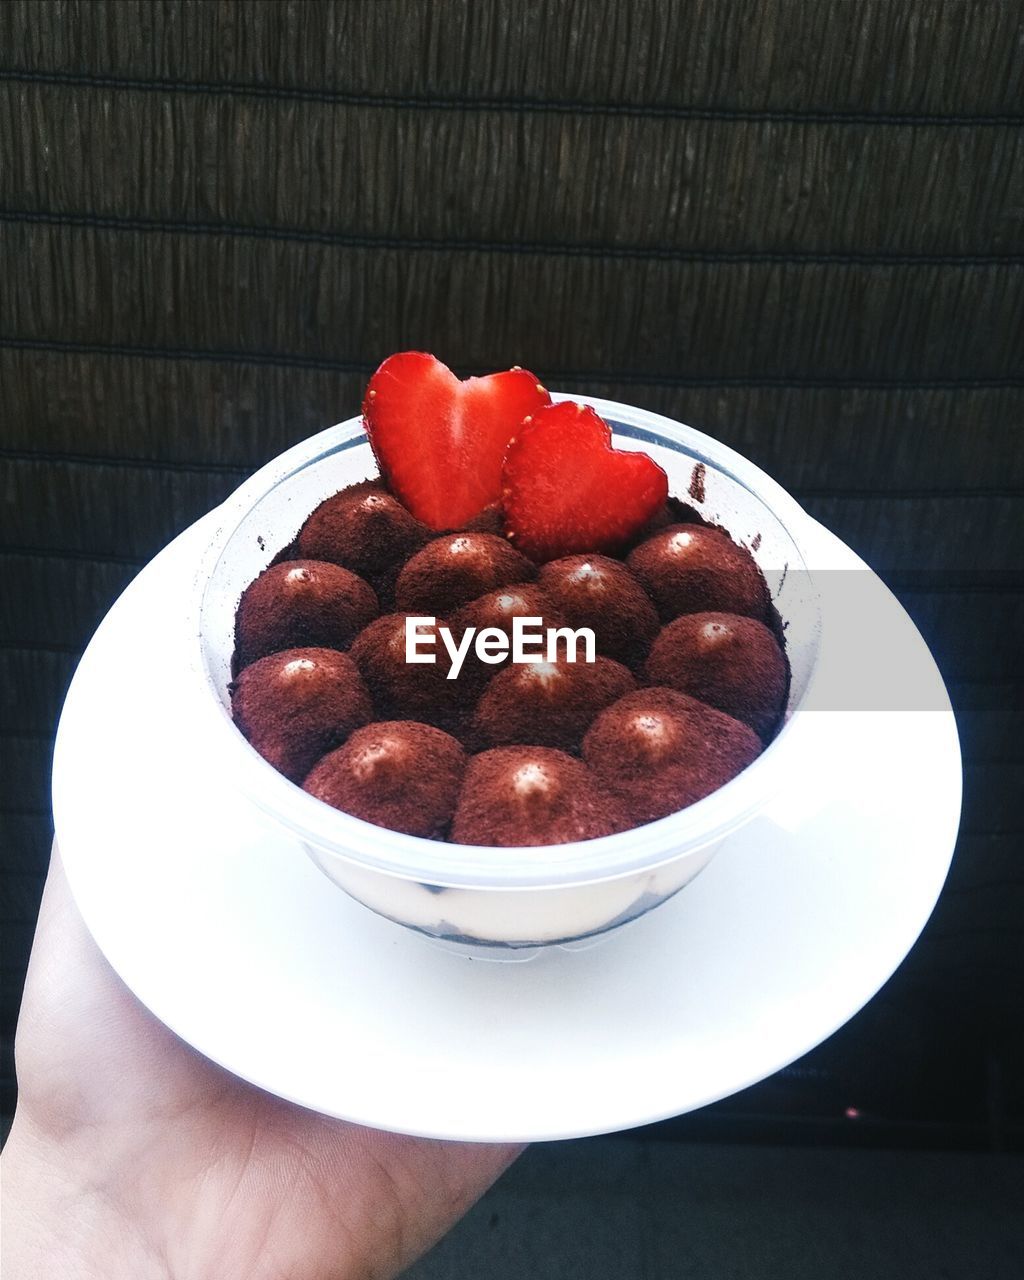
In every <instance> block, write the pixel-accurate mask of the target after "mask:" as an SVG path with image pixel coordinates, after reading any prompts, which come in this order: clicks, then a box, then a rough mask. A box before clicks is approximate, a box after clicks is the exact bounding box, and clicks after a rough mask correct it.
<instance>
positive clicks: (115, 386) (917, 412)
mask: <svg viewBox="0 0 1024 1280" xmlns="http://www.w3.org/2000/svg"><path fill="white" fill-rule="evenodd" d="M444 355H445V356H446V357H447V359H448V360H449V361H450V362H451V363H452V365H453V367H454V368H456V369H457V370H458V371H459V372H461V373H465V372H466V366H465V363H464V361H463V360H462V357H461V353H460V352H459V351H457V350H452V351H450V352H445V353H444ZM366 376H367V375H366V374H365V373H362V372H354V373H345V372H342V371H337V370H322V369H302V368H287V367H275V366H268V365H260V364H245V363H242V362H238V361H214V362H211V361H197V360H184V359H168V358H157V357H152V358H141V357H128V356H121V355H116V354H109V355H95V354H86V353H76V352H68V351H37V350H21V349H15V348H10V347H6V348H5V347H2V346H0V383H2V384H3V386H4V387H5V388H6V389H7V392H8V395H9V397H10V401H11V403H12V405H14V406H15V408H14V410H13V412H12V413H11V415H10V417H9V419H8V420H7V421H6V422H5V424H4V428H3V445H4V446H6V447H8V448H10V449H15V450H20V451H26V452H31V451H38V452H39V453H42V454H65V455H74V456H86V457H89V456H92V457H96V458H104V457H106V458H109V459H110V460H112V461H113V460H122V459H124V460H131V461H140V462H154V463H167V464H170V465H172V466H175V465H176V466H180V467H183V468H189V467H192V466H199V467H203V466H209V467H228V468H235V469H236V470H237V472H238V473H239V474H243V473H245V472H247V471H250V470H254V469H256V468H257V467H259V466H262V465H263V463H265V462H268V461H269V460H270V459H271V458H272V457H274V456H275V455H276V454H277V453H279V452H281V451H282V450H283V449H285V448H288V447H289V446H290V445H292V444H295V443H297V442H298V441H299V440H302V439H304V438H305V437H307V436H309V435H312V434H313V433H314V432H316V431H319V430H322V429H323V428H324V427H326V426H328V425H329V424H331V423H333V422H337V421H339V420H341V419H343V418H346V417H350V416H353V415H355V414H358V412H359V405H360V401H361V399H362V392H363V388H364V387H365V383H366ZM556 389H561V390H566V391H570V392H580V393H582V392H590V393H591V394H596V395H601V396H604V397H605V398H608V399H612V400H620V401H623V402H625V403H629V404H636V405H639V406H640V407H642V408H646V409H651V410H653V411H654V412H657V413H663V414H666V415H668V416H669V417H672V418H675V419H677V420H679V421H682V422H687V423H689V424H690V425H692V426H695V427H698V428H699V429H701V430H704V431H707V432H709V433H710V434H711V435H713V436H715V437H716V438H717V439H719V440H721V441H723V442H724V443H725V444H728V445H730V446H732V447H733V448H735V449H738V450H739V451H740V452H741V453H743V454H745V455H746V456H747V457H749V458H751V459H752V460H753V461H755V462H757V463H758V464H759V465H760V466H762V467H764V468H765V469H766V470H767V471H768V472H769V473H770V474H771V475H773V476H774V477H775V478H776V479H777V480H779V481H780V483H782V484H783V485H785V486H786V487H788V488H791V489H797V490H801V489H819V490H820V489H830V490H833V491H835V492H841V491H843V490H844V489H854V490H858V491H864V490H874V491H876V492H878V493H879V494H882V493H884V492H886V491H892V490H901V489H914V490H923V489H929V488H937V489H943V490H950V489H971V488H986V487H988V488H1004V487H1007V486H1011V487H1012V486H1016V487H1018V488H1024V385H1022V386H1021V387H982V388H971V387H964V388H959V389H948V388H927V387H925V388H921V387H893V388H889V389H884V390H883V389H877V388H851V387H826V388H822V387H795V386H793V387H785V386H782V387H775V386H745V387H734V386H670V385H657V384H636V383H625V382H615V381H612V380H610V379H609V378H607V377H606V376H601V375H598V376H597V377H595V378H594V379H591V380H588V381H580V380H565V379H563V380H562V381H561V382H560V383H559V384H557V387H556Z"/></svg>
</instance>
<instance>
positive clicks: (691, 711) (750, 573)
mask: <svg viewBox="0 0 1024 1280" xmlns="http://www.w3.org/2000/svg"><path fill="white" fill-rule="evenodd" d="M364 421H365V426H366V431H367V435H368V437H369V440H370V443H371V445H372V448H373V451H374V453H375V455H376V457H377V459H378V462H379V464H380V468H381V474H380V475H379V476H374V477H368V478H366V479H364V480H361V481H359V482H358V483H356V484H352V485H349V486H348V487H347V488H345V489H342V490H341V491H340V492H338V493H335V494H333V495H331V496H329V497H327V498H326V499H325V500H324V501H322V502H320V503H319V505H317V506H316V507H315V509H314V510H313V511H312V512H309V513H308V514H307V513H305V512H303V513H300V515H299V519H300V520H302V523H301V527H300V528H299V530H298V533H297V534H294V529H292V530H286V531H282V533H283V536H282V543H283V542H284V541H285V537H292V539H293V540H292V541H291V542H288V543H287V545H285V547H284V550H283V551H281V552H279V553H278V556H277V557H276V558H275V559H274V560H273V561H272V562H271V564H270V567H268V568H267V569H265V570H264V571H263V572H262V573H260V574H259V576H258V577H257V578H256V579H255V580H254V581H253V582H252V583H251V584H250V585H249V586H248V587H247V588H246V589H245V591H244V592H243V593H242V597H241V600H240V602H239V605H238V610H237V614H236V623H235V630H236V635H235V654H234V670H235V673H236V679H235V681H234V684H233V685H232V688H231V695H232V712H233V715H234V718H235V721H236V723H237V725H238V727H239V728H240V729H241V731H242V732H243V733H244V734H245V736H246V737H247V738H248V739H249V741H250V742H251V743H252V745H253V746H254V747H255V748H256V750H257V751H259V752H260V753H261V754H262V755H263V756H264V757H265V758H266V759H267V760H269V761H270V762H271V763H272V764H273V765H274V766H275V767H276V768H278V769H279V770H280V771H281V772H282V773H283V774H284V775H285V776H286V777H288V778H289V779H290V780H291V781H293V782H295V783H298V784H299V785H301V786H303V787H304V788H305V790H306V791H307V792H308V793H309V794H310V795H312V796H314V797H316V798H317V799H318V800H321V801H323V802H324V803H326V804H329V805H332V806H334V807H335V808H337V809H340V810H343V811H345V812H347V813H350V814H353V815H355V816H356V817H359V818H362V819H363V820H365V821H369V822H373V823H376V824H377V825H379V826H383V827H389V828H391V829H392V830H395V831H398V832H402V833H403V834H406V835H414V836H419V837H424V838H431V839H443V840H449V841H452V842H455V843H469V844H482V845H495V846H513V847H515V846H519V845H538V844H549V843H550V844H556V843H561V842H565V841H574V840H583V839H590V838H593V837H597V836H603V835H610V834H613V833H615V832H620V831H624V830H627V829H628V828H629V827H631V826H638V825H640V824H643V823H647V822H651V821H654V820H656V819H658V818H661V817H664V816H666V815H668V814H670V813H673V812H676V811H677V810H679V809H681V808H684V807H685V806H687V805H689V804H693V803H694V802H696V801H697V800H699V799H701V798H703V797H704V796H706V795H708V794H710V792H712V791H714V790H715V789H716V788H718V787H720V786H722V785H724V784H725V783H726V782H728V781H729V780H730V779H731V778H733V777H734V776H735V775H736V774H737V773H739V772H740V771H741V770H743V769H744V768H746V767H747V765H749V764H750V763H751V762H752V761H753V760H754V759H755V758H756V757H757V756H758V754H760V752H761V751H762V750H763V749H764V745H765V743H767V742H768V741H770V740H771V737H772V735H773V734H774V733H775V732H776V731H777V729H778V726H779V723H780V721H781V717H782V712H783V708H784V703H785V699H786V694H787V689H788V680H789V668H788V664H787V660H786V656H785V653H784V651H783V648H782V640H781V636H782V632H781V628H778V629H776V630H775V631H773V630H772V628H773V627H776V624H777V623H778V619H777V617H776V616H775V614H774V610H773V608H772V605H771V598H770V595H769V592H768V589H767V586H766V583H765V580H764V577H763V575H762V574H761V571H760V569H759V568H758V566H757V564H756V562H755V560H754V558H753V556H752V555H751V553H750V552H749V551H748V550H747V549H746V548H745V547H743V546H741V545H739V544H738V543H736V542H735V541H733V539H732V538H731V537H730V536H729V534H728V533H727V532H726V531H725V530H723V529H721V528H718V527H716V526H713V525H711V524H709V523H708V522H707V521H705V520H704V519H703V517H702V516H701V515H700V513H699V512H698V511H697V510H696V509H695V508H694V507H693V506H692V505H690V504H688V503H687V502H684V501H682V500H681V499H679V498H677V497H675V496H671V495H669V493H668V482H667V479H666V476H665V473H664V472H663V471H662V470H661V468H660V467H659V466H658V465H657V464H656V463H655V462H654V461H653V460H652V459H651V458H649V457H648V456H647V455H646V454H644V453H640V452H637V451H635V450H628V451H620V450H617V449H615V448H613V447H612V436H611V431H610V429H609V427H608V426H607V424H605V423H604V422H603V421H602V420H601V418H600V417H599V416H598V415H597V413H596V412H595V411H594V410H593V409H592V408H590V407H589V406H582V405H577V404H573V403H571V402H568V401H561V402H559V403H556V404H553V403H551V401H550V397H549V396H548V393H547V391H546V390H544V388H543V387H542V386H541V384H540V383H538V381H537V379H536V378H535V377H534V376H533V375H532V374H531V373H529V372H528V371H526V370H523V369H513V370H510V371H508V372H507V373H503V374H492V375H489V376H488V377H484V378H470V379H468V380H466V381H464V382H460V381H459V380H458V379H457V378H456V377H455V375H454V374H452V373H451V372H450V371H449V370H447V369H446V368H445V367H444V366H443V365H441V364H440V363H439V362H438V361H437V360H435V359H434V357H433V356H427V355H425V354H424V353H420V352H405V353H402V354H400V355H397V356H393V357H391V358H389V359H388V360H386V361H385V362H384V363H383V364H382V365H381V367H380V369H378V371H377V373H376V374H374V376H373V378H372V379H371V380H370V384H369V387H368V389H367V392H366V398H365V400H364ZM702 483H703V481H702ZM697 488H698V489H699V488H700V486H697ZM689 496H690V497H692V498H693V499H694V501H700V500H701V497H700V495H699V494H698V493H697V492H696V491H695V486H694V485H693V484H691V490H690V494H689ZM303 517H304V519H303ZM261 545H262V544H261ZM268 558H269V553H268ZM382 609H383V612H382ZM538 628H539V629H540V630H539V631H538V630H537V629H538ZM533 634H536V637H537V638H536V639H535V640H534V641H533V642H532V647H530V644H524V639H525V640H529V638H530V636H531V635H533ZM544 636H546V639H544V638H543V637H544ZM759 735H760V736H759Z"/></svg>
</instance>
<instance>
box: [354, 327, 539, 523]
mask: <svg viewBox="0 0 1024 1280" xmlns="http://www.w3.org/2000/svg"><path fill="white" fill-rule="evenodd" d="M550 401H551V397H550V396H549V395H548V393H547V391H545V390H544V388H543V387H542V386H541V385H540V384H539V383H538V381H537V379H536V378H535V377H534V375H533V374H532V373H530V372H528V371H527V370H526V369H509V370H508V371H507V372H506V373H491V374H488V375H487V377H485V378H467V379H466V380H465V381H464V382H460V381H459V379H458V378H457V377H456V376H455V374H454V373H452V371H451V369H449V368H448V367H447V365H443V364H442V363H441V361H440V360H438V359H436V358H435V357H434V356H431V355H428V354H427V353H426V352H425V351H401V352H399V353H398V354H397V355H393V356H389V357H388V358H387V360H385V361H384V363H383V364H382V365H381V366H380V368H379V369H378V370H377V372H376V373H375V374H374V375H373V377H372V378H371V379H370V383H369V386H368V387H367V389H366V397H365V399H364V400H363V418H364V420H365V423H366V434H367V436H368V437H369V440H370V445H371V446H372V448H373V452H374V454H375V455H376V458H377V462H378V463H379V465H380V469H381V473H382V475H383V476H384V478H385V479H386V480H387V482H388V484H389V486H390V488H391V491H392V493H394V495H395V496H396V497H397V498H398V499H399V500H400V501H401V502H403V503H404V504H405V506H406V507H408V509H409V510H410V511H411V512H412V514H413V515H414V516H416V517H418V519H420V520H422V521H423V523H424V524H427V525H429V526H430V527H431V528H432V529H457V528H460V527H461V526H462V525H465V524H466V523H468V522H469V521H470V520H471V519H472V518H473V517H474V516H475V515H478V514H479V513H480V512H481V511H482V510H483V509H484V507H487V506H489V505H490V504H491V503H492V502H497V501H498V500H499V498H500V497H501V464H502V459H503V458H504V456H505V449H506V447H507V445H508V442H509V440H511V438H512V437H513V436H514V435H515V434H516V432H517V431H518V429H519V426H520V424H521V422H522V421H523V419H524V418H525V417H526V416H527V415H528V414H531V413H534V412H535V411H536V410H537V409H538V408H540V407H541V406H543V405H546V404H549V403H550Z"/></svg>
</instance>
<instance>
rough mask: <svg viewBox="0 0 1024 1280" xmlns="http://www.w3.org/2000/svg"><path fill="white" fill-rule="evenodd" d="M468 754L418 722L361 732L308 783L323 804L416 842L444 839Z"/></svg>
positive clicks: (319, 766) (388, 723) (326, 758)
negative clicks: (435, 838)
mask: <svg viewBox="0 0 1024 1280" xmlns="http://www.w3.org/2000/svg"><path fill="white" fill-rule="evenodd" d="M465 771H466V753H465V752H464V751H463V749H462V747H461V746H460V744H459V743H458V742H456V740H455V739H454V738H453V737H451V736H450V735H449V734H447V733H444V732H442V731H441V730H440V729H435V728H434V727H433V725H429V724H417V723H416V722H415V721H413V720H384V721H381V722H380V723H378V724H369V725H366V726H365V727H364V728H362V729H357V730H356V731H355V732H354V733H353V734H352V736H351V737H350V738H349V740H348V741H347V742H346V743H345V745H344V746H341V747H338V749H337V750H336V751H332V752H330V753H329V754H328V755H326V756H324V757H323V759H322V760H321V761H320V762H319V764H317V766H316V767H315V768H314V769H313V771H312V772H311V773H310V774H309V776H308V777H307V778H306V781H305V782H304V783H303V788H304V789H305V790H306V791H308V792H309V793H310V795H314V796H316V797H317V799H318V800H323V801H324V802H325V803H326V804H330V805H333V806H334V807H335V808H336V809H343V810H344V811H345V812H346V813H351V814H353V815H354V816H355V817H357V818H363V819H364V820H365V821H366V822H375V823H376V824H377V825H378V826H380V827H390V828H391V830H392V831H404V832H405V834H406V835H410V836H428V837H433V836H440V835H442V834H443V833H444V832H445V831H446V830H447V828H448V824H449V823H450V822H451V818H452V814H453V813H454V812H455V802H456V800H457V799H458V794H459V788H460V786H461V783H462V775H463V774H464V773H465Z"/></svg>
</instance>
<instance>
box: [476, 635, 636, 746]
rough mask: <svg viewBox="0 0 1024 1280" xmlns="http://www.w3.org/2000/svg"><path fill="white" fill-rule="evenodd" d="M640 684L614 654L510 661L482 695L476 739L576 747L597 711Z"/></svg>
mask: <svg viewBox="0 0 1024 1280" xmlns="http://www.w3.org/2000/svg"><path fill="white" fill-rule="evenodd" d="M635 688H636V681H635V680H634V679H633V677H632V676H631V675H630V673H629V671H628V670H627V669H626V668H625V667H624V666H623V665H622V664H621V663H620V662H616V661H614V659H612V658H601V657H598V658H595V660H594V661H593V662H580V661H576V662H566V661H564V660H559V661H556V662H546V661H542V662H527V663H520V664H510V665H509V666H507V667H505V668H504V670H502V671H499V672H498V674H497V675H496V676H494V678H493V679H492V680H491V682H490V683H489V684H488V686H487V688H486V689H485V690H484V692H483V694H482V695H481V697H480V700H479V702H478V703H477V705H476V711H475V712H474V714H473V719H472V722H471V724H470V737H471V741H472V742H473V744H474V745H475V744H477V743H479V744H480V745H482V746H485V747H504V746H511V745H512V744H513V743H531V744H533V745H536V746H545V747H561V748H562V750H563V751H572V750H574V749H575V748H578V747H579V745H580V742H581V741H582V739H583V735H584V733H586V731H587V729H588V728H589V726H590V724H591V723H592V722H593V720H594V717H595V716H596V715H597V713H598V712H599V711H601V710H602V709H603V708H604V707H606V706H608V704H609V703H611V702H614V701H615V700H616V699H617V698H620V697H621V696H622V695H623V694H624V693H628V692H630V690H632V689H635Z"/></svg>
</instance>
